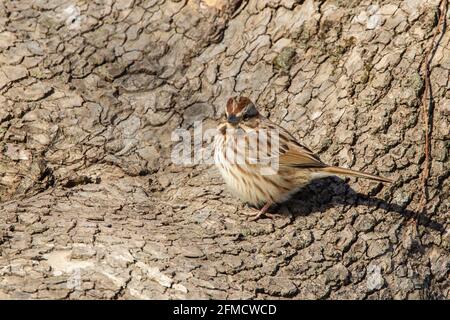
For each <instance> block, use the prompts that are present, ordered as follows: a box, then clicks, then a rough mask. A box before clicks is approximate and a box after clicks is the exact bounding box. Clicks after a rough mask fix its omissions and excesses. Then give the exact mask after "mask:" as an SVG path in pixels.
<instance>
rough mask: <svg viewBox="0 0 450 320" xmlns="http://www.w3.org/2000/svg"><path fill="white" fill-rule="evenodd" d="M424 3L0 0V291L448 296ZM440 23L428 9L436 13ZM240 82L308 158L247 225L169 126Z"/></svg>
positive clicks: (437, 126)
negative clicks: (181, 151) (307, 170)
mask: <svg viewBox="0 0 450 320" xmlns="http://www.w3.org/2000/svg"><path fill="white" fill-rule="evenodd" d="M438 4H439V1H436V0H427V1H413V0H411V1H394V0H387V1H378V2H377V4H376V5H374V4H373V3H371V2H370V1H340V0H334V1H331V0H325V1H311V0H305V1H294V0H285V1H280V0H270V1H239V0H233V1H225V0H208V1H206V0H205V1H199V0H190V1H187V0H177V1H175V0H149V1H139V0H102V1H96V2H91V1H81V0H80V1H52V0H39V1H28V0H22V1H10V0H6V1H1V2H0V106H1V107H0V137H1V139H0V148H1V150H2V152H1V154H0V200H1V203H0V298H10V299H13V298H27V299H28V298H33V299H34V298H51V299H62V298H64V299H79V298H98V299H133V298H157V299H168V298H171V299H172V298H173V299H177V298H187V299H191V298H226V299H247V298H257V299H265V298H295V299H316V298H337V299H363V298H368V299H379V298H395V299H407V298H408V299H415V298H424V299H426V298H436V299H449V298H450V280H449V269H450V255H449V250H450V232H449V207H450V205H449V194H450V191H449V170H450V169H449V154H448V147H449V140H448V139H449V137H450V134H449V127H450V125H449V115H450V91H449V87H450V83H449V73H450V32H449V31H446V32H445V33H444V35H443V37H442V40H441V42H440V45H439V46H438V48H437V50H436V53H435V56H434V58H433V61H432V63H431V68H430V70H431V74H430V79H431V86H432V92H433V97H434V114H433V131H432V141H431V143H432V153H431V156H432V159H431V173H430V178H429V180H428V189H429V195H428V204H427V210H426V213H425V214H419V215H418V224H417V228H415V226H414V224H411V223H408V221H407V219H408V217H410V216H412V215H415V214H417V210H418V207H419V200H420V190H421V185H420V173H421V170H422V167H423V161H424V129H423V125H422V122H421V119H422V118H421V117H422V116H421V108H420V106H421V96H422V94H423V89H424V80H423V77H422V75H421V73H420V65H421V62H422V59H423V54H424V52H425V51H426V48H427V47H428V46H429V45H430V40H431V37H432V34H433V31H434V29H435V28H436V27H437V21H438V20H437V8H438ZM447 21H448V16H447ZM236 94H244V95H247V96H249V97H250V98H252V99H253V100H254V101H255V102H256V103H257V104H258V105H259V106H260V108H261V109H262V110H263V113H264V114H265V115H268V116H269V118H270V119H272V120H273V121H276V122H278V123H280V124H281V125H282V126H284V127H285V128H286V129H288V130H290V131H291V132H292V133H293V134H294V135H295V136H296V137H298V138H299V140H300V141H301V142H302V143H304V144H305V145H307V146H309V147H310V148H311V149H313V150H314V151H315V152H317V153H318V154H319V155H320V157H321V158H322V159H323V161H324V162H327V163H329V164H332V165H340V166H346V167H351V168H355V169H361V170H366V171H368V172H371V173H379V174H382V175H385V176H389V177H392V178H394V179H395V180H396V182H395V183H394V184H393V185H392V186H384V187H383V186H382V185H381V184H379V183H374V182H369V181H364V180H354V179H351V180H350V181H349V183H346V182H344V181H342V180H339V179H326V180H322V181H317V182H314V183H313V184H311V185H310V186H308V187H307V188H305V190H303V191H302V192H300V193H299V194H298V195H297V196H295V197H294V198H293V200H291V201H290V202H288V203H286V204H284V205H283V206H281V207H280V208H279V209H278V210H277V212H278V213H280V217H279V218H277V219H274V220H270V219H263V220H259V221H256V222H248V221H247V220H246V217H245V215H243V214H242V212H243V211H245V210H249V209H247V208H242V207H241V206H238V205H237V203H238V201H237V200H236V199H235V198H233V197H232V196H231V195H230V194H229V193H228V191H227V190H225V187H224V184H223V182H222V180H221V178H220V177H219V175H218V172H217V171H216V170H215V168H213V167H211V166H207V165H193V166H189V167H180V166H176V165H174V164H173V163H172V162H171V160H170V154H171V148H172V146H173V144H174V143H173V142H172V141H171V133H172V131H173V130H174V129H176V128H179V127H183V128H191V127H192V124H193V123H194V121H197V120H203V121H204V122H203V123H204V127H213V126H214V125H215V119H217V118H219V117H220V115H221V112H222V108H223V106H224V104H225V101H226V99H227V98H228V97H229V96H231V95H236Z"/></svg>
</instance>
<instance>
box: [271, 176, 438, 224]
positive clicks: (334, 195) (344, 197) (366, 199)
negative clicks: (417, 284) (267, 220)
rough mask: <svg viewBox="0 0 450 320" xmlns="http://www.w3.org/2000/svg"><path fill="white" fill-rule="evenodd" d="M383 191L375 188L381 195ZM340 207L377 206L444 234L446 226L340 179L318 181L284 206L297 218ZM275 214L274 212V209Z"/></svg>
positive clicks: (313, 182)
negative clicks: (358, 190) (362, 191)
mask: <svg viewBox="0 0 450 320" xmlns="http://www.w3.org/2000/svg"><path fill="white" fill-rule="evenodd" d="M381 188H382V185H381V184H380V185H379V188H377V189H375V191H374V192H372V194H373V193H377V192H378V191H380V189H381ZM337 205H347V206H348V205H358V206H360V205H362V206H367V207H376V208H379V209H383V210H385V211H387V212H389V213H395V214H398V215H400V216H402V217H404V218H406V219H411V218H414V219H416V221H417V223H418V224H420V225H423V226H426V227H428V228H431V229H434V230H437V231H443V230H444V226H443V225H442V224H441V223H439V222H437V221H435V220H433V219H431V218H430V217H428V216H427V215H426V214H424V213H422V212H414V211H411V210H408V209H406V208H405V206H404V205H403V206H402V205H398V204H395V203H390V202H387V201H385V200H383V199H380V198H377V197H376V196H372V195H371V194H370V193H369V195H366V194H361V193H358V192H356V191H355V190H353V189H352V188H351V187H350V186H349V185H348V184H347V183H346V182H345V181H344V180H342V179H340V178H337V177H330V178H322V179H317V180H314V181H312V182H311V183H309V184H308V185H307V186H305V187H304V188H302V189H301V190H299V192H297V193H296V194H295V195H294V196H293V197H292V198H291V199H290V200H288V201H286V202H284V203H282V204H281V206H285V207H286V208H287V209H288V210H289V212H291V213H292V214H293V215H294V216H306V215H309V214H311V213H314V212H323V211H325V210H327V209H329V208H332V207H335V206H337ZM271 211H272V210H271Z"/></svg>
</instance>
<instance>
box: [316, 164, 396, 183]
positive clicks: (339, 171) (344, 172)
mask: <svg viewBox="0 0 450 320" xmlns="http://www.w3.org/2000/svg"><path fill="white" fill-rule="evenodd" d="M320 171H321V172H323V173H325V174H332V175H338V176H346V177H348V176H351V177H358V178H366V179H370V180H375V181H381V182H387V183H392V182H393V181H392V180H391V179H388V178H383V177H379V176H375V175H373V174H369V173H365V172H361V171H355V170H350V169H344V168H340V167H325V168H323V169H320Z"/></svg>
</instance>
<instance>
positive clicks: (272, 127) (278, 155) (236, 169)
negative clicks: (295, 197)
mask: <svg viewBox="0 0 450 320" xmlns="http://www.w3.org/2000/svg"><path fill="white" fill-rule="evenodd" d="M265 136H266V138H264V137H265ZM276 142H278V143H276ZM214 144H215V154H214V157H215V163H216V165H217V167H218V168H219V171H220V173H221V174H222V177H223V178H224V180H225V182H226V184H227V185H228V186H229V187H230V189H231V190H232V191H233V192H234V193H235V194H236V195H237V196H238V197H239V198H241V199H242V200H243V201H245V202H247V203H249V204H251V205H255V206H262V209H261V210H260V211H259V213H258V214H257V215H256V217H255V219H257V218H259V217H260V216H261V215H262V214H264V213H265V212H266V211H267V209H268V208H269V207H270V205H272V204H273V203H280V202H283V201H285V200H287V199H288V198H289V197H290V196H291V195H292V194H294V193H295V192H297V191H298V190H299V189H300V188H302V187H303V186H305V185H306V184H308V183H309V182H310V181H311V180H313V179H316V178H320V177H326V176H332V175H342V176H354V177H360V178H367V179H371V180H375V181H381V182H392V181H391V180H390V179H387V178H383V177H379V176H376V175H372V174H368V173H365V172H360V171H354V170H350V169H345V168H339V167H334V166H329V165H327V164H325V163H323V162H322V161H321V160H320V158H319V157H318V156H317V155H316V154H314V153H313V152H312V151H311V150H310V149H308V148H306V147H305V146H302V145H301V144H300V143H298V142H297V141H296V139H295V138H294V137H293V136H292V135H291V134H290V133H289V132H288V131H286V130H285V129H283V128H282V127H280V126H278V125H276V124H275V123H273V122H271V121H270V120H269V119H267V118H266V117H264V116H262V115H261V114H260V113H259V112H258V110H257V109H256V107H255V105H254V104H253V102H252V101H251V100H250V99H249V98H247V97H234V98H230V99H229V100H228V102H227V105H226V108H225V120H224V121H221V123H220V124H219V125H218V134H217V135H216V138H215V141H214ZM275 162H276V163H277V164H278V165H277V166H276V170H272V171H271V173H270V174H267V172H266V173H263V169H264V168H265V167H267V163H271V164H273V163H275Z"/></svg>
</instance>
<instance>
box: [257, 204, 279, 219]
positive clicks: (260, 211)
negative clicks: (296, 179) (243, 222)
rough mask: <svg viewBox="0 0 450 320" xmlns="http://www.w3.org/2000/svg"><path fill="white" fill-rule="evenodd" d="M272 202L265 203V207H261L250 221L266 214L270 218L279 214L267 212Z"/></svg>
mask: <svg viewBox="0 0 450 320" xmlns="http://www.w3.org/2000/svg"><path fill="white" fill-rule="evenodd" d="M272 204H273V203H272V202H268V203H266V204H265V205H264V207H262V208H261V210H259V211H258V212H256V213H254V214H252V216H253V217H251V218H250V221H256V220H258V219H259V218H261V217H262V216H266V217H268V218H271V219H274V218H275V217H276V216H277V215H275V214H272V213H269V212H267V210H269V208H270V206H271V205H272Z"/></svg>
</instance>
